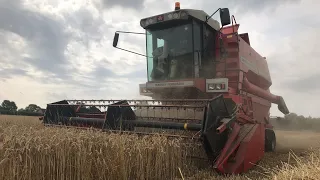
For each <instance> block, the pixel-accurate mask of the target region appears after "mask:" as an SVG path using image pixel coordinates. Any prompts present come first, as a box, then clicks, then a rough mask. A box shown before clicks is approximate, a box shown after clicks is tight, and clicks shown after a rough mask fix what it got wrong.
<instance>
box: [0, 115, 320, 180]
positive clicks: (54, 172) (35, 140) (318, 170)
mask: <svg viewBox="0 0 320 180" xmlns="http://www.w3.org/2000/svg"><path fill="white" fill-rule="evenodd" d="M276 133H277V138H278V143H279V144H278V147H279V148H278V151H277V152H274V153H266V155H265V157H264V158H263V160H262V161H261V162H260V163H259V164H258V165H257V167H255V168H253V169H252V170H251V171H250V172H248V173H246V174H242V175H238V176H222V175H217V174H216V173H215V172H213V171H212V170H211V169H206V168H201V167H199V165H198V163H199V162H197V161H194V160H190V158H188V157H189V156H194V155H199V156H201V155H203V152H202V147H201V146H200V145H199V146H195V145H193V144H186V143H185V142H184V141H183V139H168V138H165V137H160V136H145V137H138V136H135V135H125V134H123V135H119V134H110V133H101V132H98V131H94V130H78V129H64V128H48V127H43V125H42V124H41V122H40V121H39V120H38V118H37V117H23V116H5V115H2V116H0V179H6V180H11V179H26V180H29V179H46V180H47V179H48V180H50V179H61V180H62V179H66V180H67V179H68V180H73V179H320V159H319V157H320V151H319V149H317V147H316V148H315V149H308V148H309V147H311V145H312V146H313V145H314V144H315V143H316V142H317V141H318V140H320V135H319V134H314V133H308V132H301V133H299V132H284V131H283V132H280V131H279V132H276ZM303 133H304V134H303ZM290 142H292V143H290ZM204 164H205V163H204ZM204 167H205V166H204Z"/></svg>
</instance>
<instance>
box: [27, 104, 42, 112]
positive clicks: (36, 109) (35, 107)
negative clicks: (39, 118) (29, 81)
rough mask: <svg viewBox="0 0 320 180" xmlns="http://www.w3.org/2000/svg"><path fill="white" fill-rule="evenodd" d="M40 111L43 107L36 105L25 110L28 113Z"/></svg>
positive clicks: (31, 105) (30, 105)
mask: <svg viewBox="0 0 320 180" xmlns="http://www.w3.org/2000/svg"><path fill="white" fill-rule="evenodd" d="M39 110H41V107H40V106H38V105H36V104H29V105H28V106H27V107H26V108H25V111H27V112H38V111H39Z"/></svg>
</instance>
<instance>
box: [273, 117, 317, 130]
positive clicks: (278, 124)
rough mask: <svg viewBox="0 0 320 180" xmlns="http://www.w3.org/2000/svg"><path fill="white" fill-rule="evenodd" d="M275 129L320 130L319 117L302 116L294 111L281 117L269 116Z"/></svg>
mask: <svg viewBox="0 0 320 180" xmlns="http://www.w3.org/2000/svg"><path fill="white" fill-rule="evenodd" d="M270 121H271V124H272V125H273V126H274V127H275V129H281V130H302V131H303V130H308V131H310V130H311V131H317V132H320V118H315V117H311V116H308V117H304V116H302V115H298V114H296V113H290V114H288V115H285V116H284V117H283V118H270Z"/></svg>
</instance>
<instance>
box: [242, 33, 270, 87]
mask: <svg viewBox="0 0 320 180" xmlns="http://www.w3.org/2000/svg"><path fill="white" fill-rule="evenodd" d="M239 60H240V69H241V70H243V71H244V72H246V73H247V78H248V80H249V81H250V82H252V83H253V84H255V85H257V86H259V87H261V88H262V89H265V90H267V89H268V88H269V87H270V86H271V85H272V81H271V76H270V72H269V67H268V63H267V60H266V59H265V58H263V57H262V56H261V55H260V54H259V53H257V52H256V51H255V50H254V49H253V48H252V47H251V46H250V45H249V44H248V43H247V42H245V40H243V39H242V38H241V37H239Z"/></svg>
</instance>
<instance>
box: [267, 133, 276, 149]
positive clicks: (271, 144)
mask: <svg viewBox="0 0 320 180" xmlns="http://www.w3.org/2000/svg"><path fill="white" fill-rule="evenodd" d="M276 144H277V141H276V135H275V133H274V131H273V130H272V129H266V130H265V151H266V152H274V151H275V150H276Z"/></svg>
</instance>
